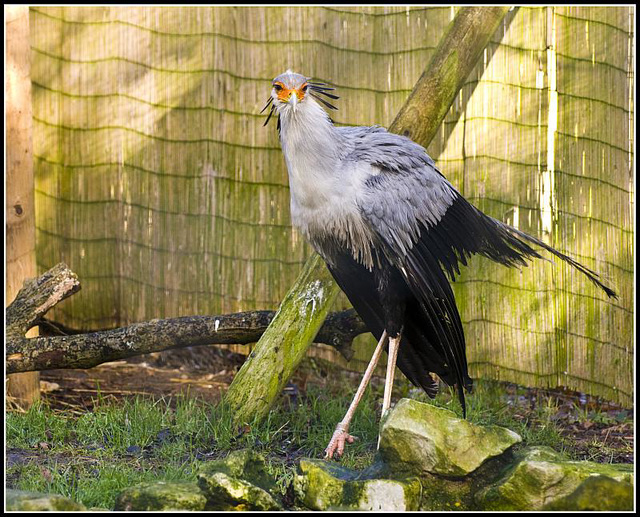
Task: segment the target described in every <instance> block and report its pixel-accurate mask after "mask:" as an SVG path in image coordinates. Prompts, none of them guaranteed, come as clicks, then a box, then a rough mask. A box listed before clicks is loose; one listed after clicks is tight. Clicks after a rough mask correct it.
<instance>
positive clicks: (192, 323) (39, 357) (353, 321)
mask: <svg viewBox="0 0 640 517" xmlns="http://www.w3.org/2000/svg"><path fill="white" fill-rule="evenodd" d="M79 289H80V283H79V281H78V278H77V276H76V275H75V273H73V271H71V270H70V269H69V268H68V267H67V266H66V265H65V264H58V265H57V266H55V267H54V268H52V269H50V270H49V271H47V272H46V273H44V274H43V275H42V276H41V277H39V278H37V279H35V280H31V281H28V282H26V283H25V285H24V287H23V288H22V289H21V290H20V291H19V292H18V295H17V296H16V298H15V300H14V301H13V302H12V303H11V305H10V306H9V307H8V308H7V313H6V325H7V326H6V331H5V332H6V333H5V336H6V365H7V373H17V372H28V371H41V370H50V369H57V368H91V367H93V366H96V365H99V364H102V363H105V362H108V361H115V360H117V359H124V358H127V357H133V356H136V355H141V354H147V353H150V352H160V351H162V350H169V349H174V348H184V347H189V346H197V345H229V344H248V343H255V342H256V341H258V339H260V336H262V334H263V333H264V331H265V330H266V329H267V327H268V326H269V323H271V320H272V319H273V317H274V316H275V314H276V312H275V311H249V312H239V313H234V314H224V315H220V316H184V317H181V318H168V319H154V320H151V321H145V322H141V323H135V324H133V325H129V326H127V327H122V328H117V329H112V330H103V331H98V332H90V333H85V334H75V335H65V336H51V337H44V336H39V337H33V338H27V337H25V334H26V332H27V331H28V330H29V329H30V328H32V327H34V326H36V325H38V323H40V322H41V321H43V317H44V315H45V314H46V312H47V311H48V310H49V309H51V308H52V307H53V306H54V305H56V304H57V303H59V302H60V301H62V300H63V299H65V298H67V297H68V296H71V295H72V294H74V293H75V292H77V291H78V290H79ZM365 332H367V329H366V327H365V325H364V323H363V322H362V320H361V319H360V318H359V317H358V315H357V314H356V313H355V311H354V310H353V309H350V310H346V311H341V312H336V313H333V314H331V315H329V317H328V318H327V319H326V320H325V323H324V325H323V326H322V328H321V330H320V332H319V333H318V335H317V336H316V339H315V341H316V342H317V343H325V344H327V345H331V346H333V347H334V348H336V350H338V351H339V352H340V353H341V354H342V355H343V357H345V358H346V359H347V360H349V359H351V357H352V356H353V350H352V348H351V343H352V341H353V339H354V338H355V337H356V336H358V335H360V334H363V333H365Z"/></svg>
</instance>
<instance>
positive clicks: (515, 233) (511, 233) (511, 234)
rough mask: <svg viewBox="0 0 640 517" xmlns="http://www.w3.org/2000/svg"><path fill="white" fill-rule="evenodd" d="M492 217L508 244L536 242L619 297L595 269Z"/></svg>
mask: <svg viewBox="0 0 640 517" xmlns="http://www.w3.org/2000/svg"><path fill="white" fill-rule="evenodd" d="M490 219H491V220H492V221H493V222H495V223H496V224H497V225H498V227H499V228H500V229H502V230H503V231H505V233H506V234H507V239H506V240H507V242H508V244H510V245H512V246H514V247H517V248H521V246H522V245H523V244H524V245H525V246H526V244H525V243H523V242H522V241H521V240H520V239H524V240H526V241H529V242H531V243H533V244H535V245H536V246H540V247H541V248H543V249H545V250H546V251H548V252H549V253H552V254H553V255H555V256H556V257H558V258H560V259H562V260H564V261H565V262H566V263H567V264H569V265H571V266H573V267H574V268H576V269H577V270H578V271H580V272H581V273H582V274H584V275H586V276H587V278H588V279H589V280H591V282H593V283H594V284H595V285H597V286H598V287H599V288H600V289H602V290H603V291H604V292H605V293H606V294H607V296H608V297H609V298H614V299H617V298H618V295H617V294H616V292H615V291H614V290H613V289H611V288H610V287H608V286H606V285H605V284H604V283H602V281H601V280H600V276H599V275H598V274H597V273H596V272H595V271H591V270H590V269H589V268H587V267H585V266H583V265H582V264H580V263H579V262H577V261H576V260H574V259H572V258H571V257H569V256H567V255H565V254H564V253H561V252H560V251H558V250H557V249H555V248H553V247H551V246H549V245H548V244H546V243H545V242H543V241H541V240H540V239H536V238H535V237H532V236H531V235H529V234H527V233H524V232H523V231H521V230H518V229H517V228H514V227H513V226H510V225H508V224H505V223H503V222H502V221H498V220H497V219H493V218H490ZM514 241H515V242H514Z"/></svg>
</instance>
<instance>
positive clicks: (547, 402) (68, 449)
mask: <svg viewBox="0 0 640 517" xmlns="http://www.w3.org/2000/svg"><path fill="white" fill-rule="evenodd" d="M345 386H346V387H348V389H344V387H345ZM338 389H342V391H341V392H340V393H339V394H336V393H335V391H336V390H338ZM332 391H333V392H332ZM354 391H355V387H353V388H351V387H350V383H349V382H340V383H332V390H330V389H328V388H322V387H319V386H315V385H310V386H309V387H308V389H307V391H306V392H305V393H304V395H299V396H297V398H296V399H295V400H293V399H292V398H291V397H283V398H282V400H281V402H280V403H279V404H278V405H277V406H276V407H275V409H274V410H273V411H271V412H270V414H269V415H268V417H267V418H265V419H264V420H263V421H259V422H258V421H252V422H244V423H242V424H241V425H236V424H234V423H233V422H232V418H231V417H232V415H231V411H230V410H229V408H228V407H226V406H225V405H224V404H217V405H214V404H211V403H205V402H203V401H202V400H199V399H197V398H192V397H182V396H181V397H176V398H173V399H167V398H163V399H159V400H158V399H156V400H154V399H152V398H144V397H140V396H137V397H133V398H128V399H123V400H120V401H117V402H116V401H114V400H113V399H108V400H105V399H101V398H100V397H99V398H98V400H97V401H96V403H95V406H94V409H93V411H92V412H78V411H57V410H53V409H51V408H50V407H49V406H48V405H47V404H46V403H40V404H36V405H34V406H33V407H32V408H31V409H30V410H29V411H27V412H25V413H16V412H10V413H8V414H7V415H6V445H7V456H8V468H7V485H8V486H9V487H11V488H19V489H23V490H33V491H39V492H52V493H57V494H60V495H63V496H67V497H70V498H72V499H73V500H75V501H78V502H81V503H82V504H84V505H85V506H87V507H100V508H106V509H112V508H113V506H114V502H115V497H116V495H117V494H118V493H119V492H120V491H121V490H122V489H124V488H126V487H128V486H132V485H134V484H137V483H141V482H145V481H157V480H166V481H176V480H185V481H194V480H195V479H196V474H197V472H198V470H199V468H200V466H201V465H202V464H203V463H204V462H206V461H209V460H212V459H218V458H221V457H224V456H226V455H227V454H228V453H229V452H230V451H232V450H237V449H242V448H249V447H250V448H252V449H253V450H256V451H258V452H261V453H262V454H263V455H264V456H265V458H266V459H267V465H268V469H269V470H270V472H271V473H272V474H273V475H274V476H275V477H276V479H277V480H278V485H279V488H280V490H281V491H282V493H283V494H284V493H285V491H286V489H287V487H288V486H289V484H290V483H291V480H292V477H293V474H294V472H295V468H296V464H297V460H298V459H299V458H301V457H316V458H317V457H321V456H322V454H323V451H324V448H325V447H326V445H327V443H328V441H329V439H330V437H331V435H332V433H333V430H334V427H335V424H336V423H337V422H338V421H340V420H341V419H342V417H343V416H344V413H345V411H346V409H347V407H348V405H349V403H350V401H351V398H352V396H353V392H354ZM526 393H527V391H526V390H525V389H522V388H517V387H513V386H511V387H509V389H507V387H506V386H505V385H504V384H500V383H496V382H488V381H479V382H477V383H476V389H475V391H474V393H473V394H472V395H469V396H468V398H467V401H468V419H469V420H470V421H472V422H474V423H478V424H495V425H500V426H504V427H508V428H510V429H512V430H514V431H516V432H517V433H518V434H520V435H521V436H522V437H523V443H522V444H521V445H520V446H521V447H523V446H529V445H547V446H550V447H552V448H554V449H555V450H556V451H558V452H561V453H564V454H565V456H566V457H567V458H568V459H583V458H578V457H576V455H575V453H574V451H573V447H572V444H573V442H572V440H571V439H569V438H567V437H566V436H564V435H563V433H562V425H561V424H559V423H558V420H557V414H558V403H557V400H555V399H554V398H553V397H547V398H544V399H542V400H541V401H538V403H537V405H535V407H528V406H527V404H526V403H525V404H522V403H517V401H518V400H519V399H520V401H521V402H522V400H521V399H523V397H524V396H525V395H526ZM394 394H395V395H396V396H397V397H398V398H399V397H407V396H408V397H411V398H414V399H417V400H420V401H423V402H427V403H429V404H434V405H437V406H439V407H444V408H447V409H450V410H452V411H454V412H456V413H457V414H458V415H459V416H462V411H461V408H460V405H459V403H458V401H457V398H456V397H455V395H454V394H452V392H450V391H448V390H447V389H443V390H442V392H441V393H440V394H439V395H438V396H437V397H436V398H435V399H433V400H430V399H428V398H427V397H426V395H424V393H422V392H421V391H419V390H416V389H413V388H412V387H411V385H410V384H409V383H408V382H406V381H404V380H399V381H398V382H397V383H396V389H395V392H394ZM381 396H382V385H381V383H380V382H377V383H374V386H373V387H372V388H371V389H369V390H367V393H366V395H365V397H364V399H363V400H362V402H361V404H360V406H359V408H358V411H357V412H356V415H355V418H354V421H353V422H352V424H351V432H352V433H353V434H355V435H356V436H358V437H359V440H358V441H356V442H355V443H354V444H353V445H350V446H348V447H347V450H346V452H345V455H344V456H343V458H342V459H341V464H342V465H344V466H346V467H350V468H358V469H359V468H364V467H366V466H368V465H369V464H370V463H371V461H372V459H373V457H374V455H375V452H376V444H377V437H378V425H379V415H378V412H379V401H380V398H381ZM514 401H515V402H514ZM523 407H525V408H526V410H523ZM580 418H592V419H600V420H605V419H606V418H611V417H609V416H607V415H605V414H598V415H595V414H594V415H589V414H587V413H585V414H583V415H582V416H581V417H580ZM629 418H632V417H631V416H630V417H629ZM600 445H601V444H600ZM605 461H606V459H605Z"/></svg>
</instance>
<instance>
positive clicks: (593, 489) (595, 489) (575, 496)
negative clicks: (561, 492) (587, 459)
mask: <svg viewBox="0 0 640 517" xmlns="http://www.w3.org/2000/svg"><path fill="white" fill-rule="evenodd" d="M543 509H544V510H555V511H567V510H572V511H620V512H623V511H632V510H633V486H632V485H631V483H627V482H626V481H616V480H615V479H612V478H610V477H608V476H589V477H588V478H587V479H585V480H584V481H583V482H582V483H580V485H579V486H578V488H576V489H575V490H574V491H573V492H572V493H571V494H569V495H568V496H566V497H562V498H560V499H557V500H556V501H554V502H552V503H550V504H547V505H546V506H545V507H544V508H543Z"/></svg>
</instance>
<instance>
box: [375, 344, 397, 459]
mask: <svg viewBox="0 0 640 517" xmlns="http://www.w3.org/2000/svg"><path fill="white" fill-rule="evenodd" d="M398 348H400V334H398V335H397V336H396V337H392V338H389V352H388V354H387V377H386V379H385V381H384V398H383V399H382V418H383V419H384V417H385V415H386V414H387V411H389V408H390V407H391V392H392V391H393V378H394V377H395V373H396V361H397V359H398ZM378 448H380V436H378Z"/></svg>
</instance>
